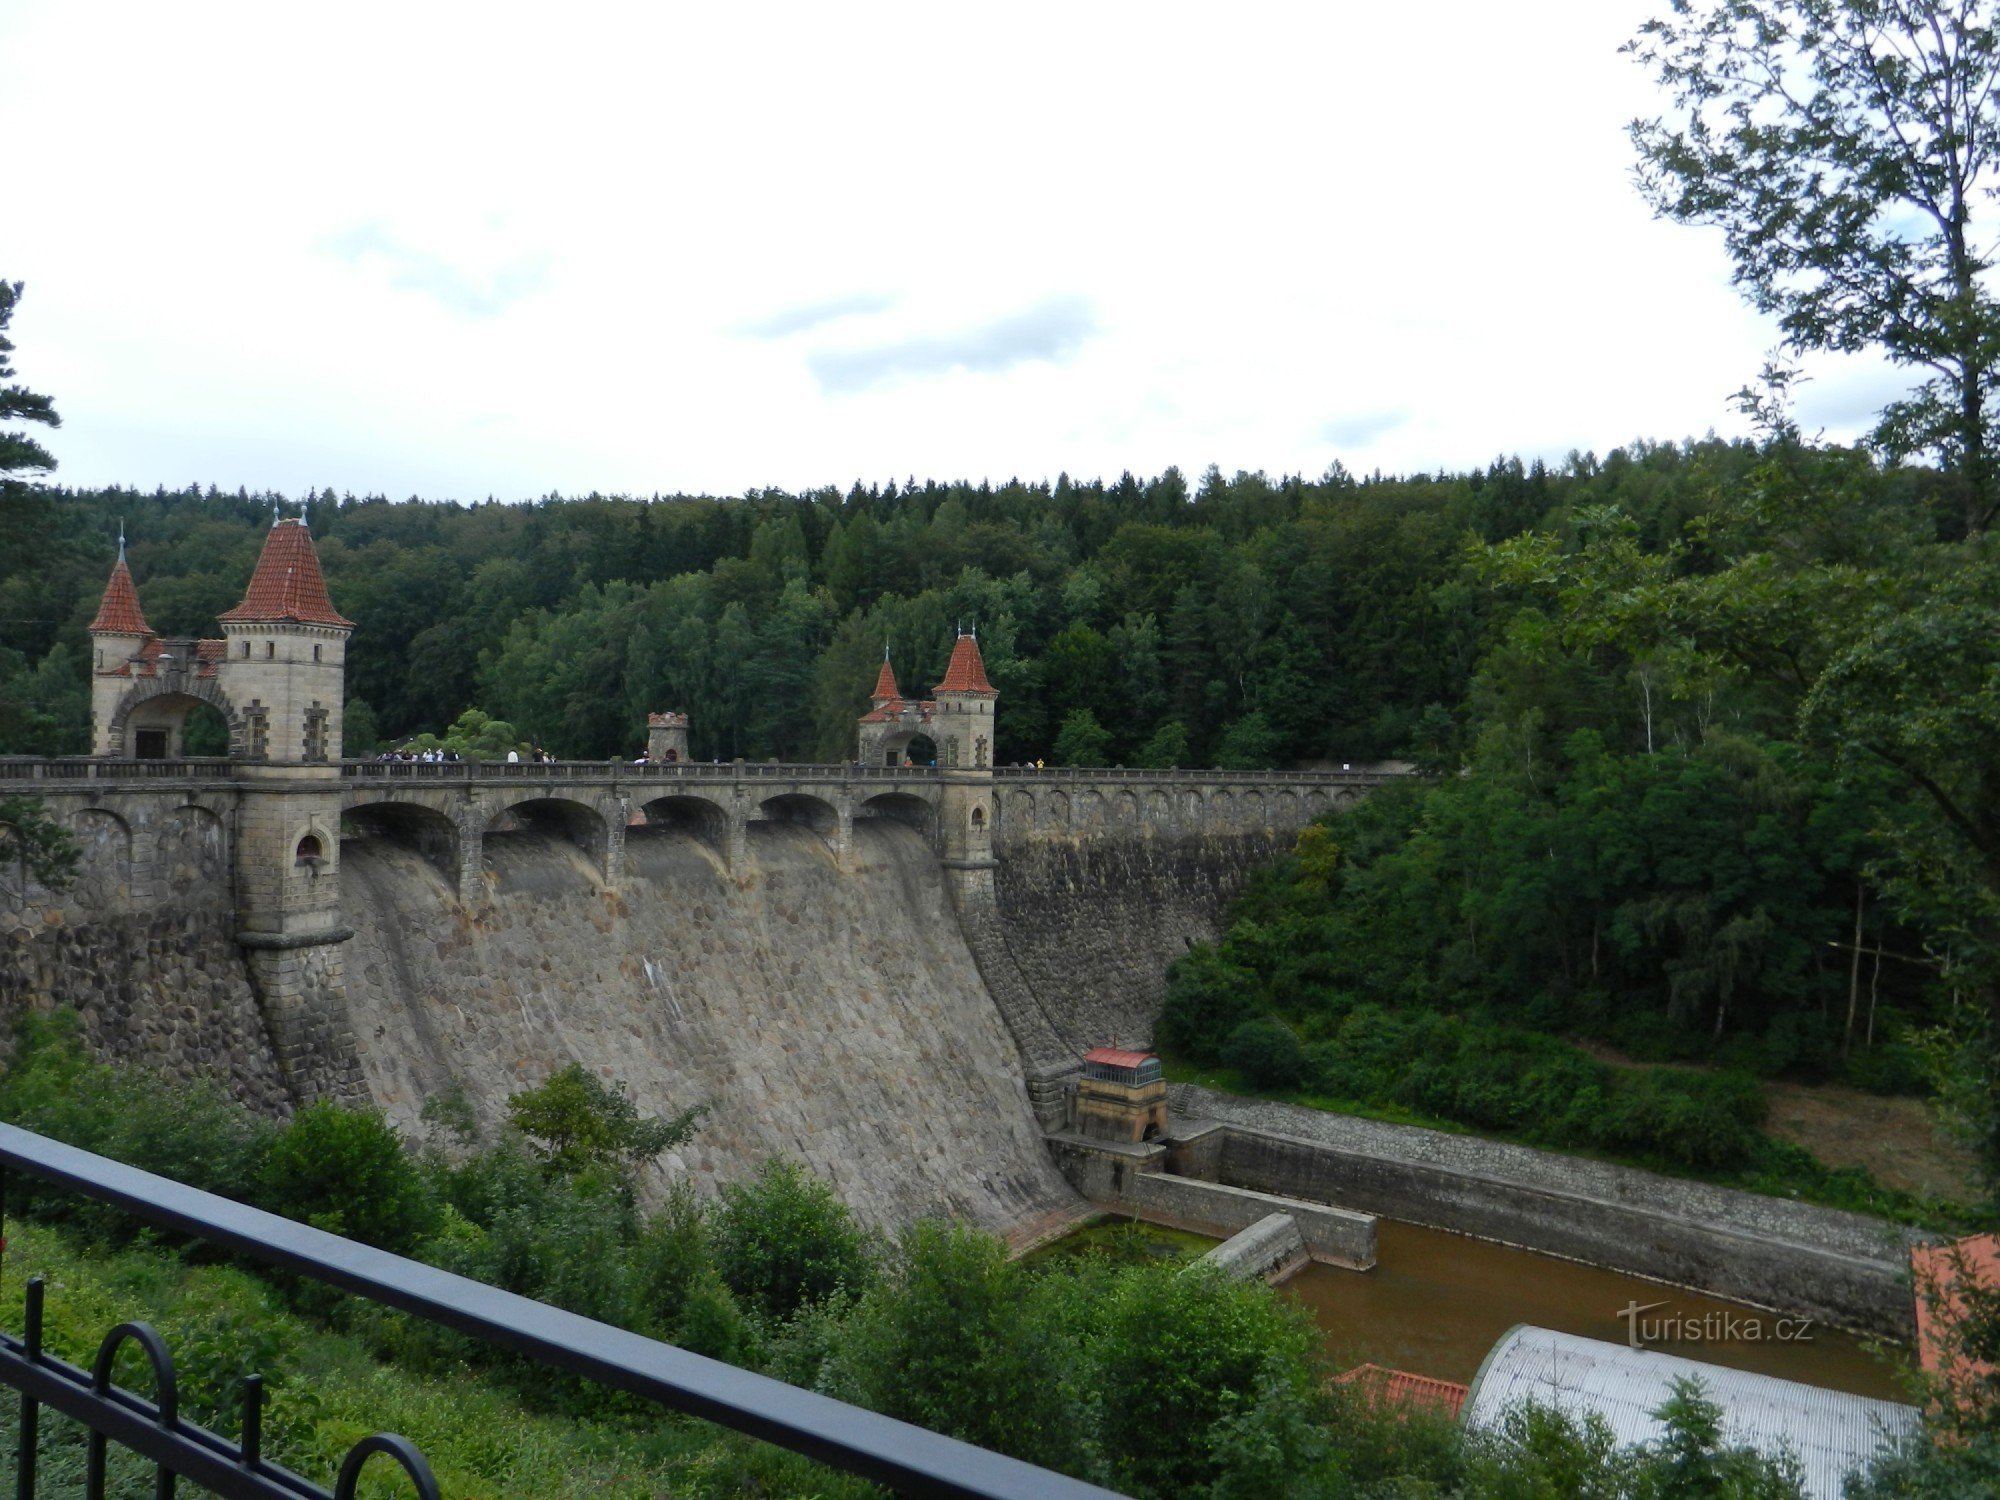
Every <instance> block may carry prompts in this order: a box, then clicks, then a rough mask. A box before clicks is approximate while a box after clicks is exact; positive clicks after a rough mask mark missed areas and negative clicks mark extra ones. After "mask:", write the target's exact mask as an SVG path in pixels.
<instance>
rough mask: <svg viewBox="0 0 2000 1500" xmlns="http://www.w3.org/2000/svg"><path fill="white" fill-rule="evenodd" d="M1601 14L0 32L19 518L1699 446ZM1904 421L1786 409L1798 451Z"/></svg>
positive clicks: (1697, 243) (1677, 318) (1721, 338)
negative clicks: (141, 494) (124, 503)
mask: <svg viewBox="0 0 2000 1500" xmlns="http://www.w3.org/2000/svg"><path fill="white" fill-rule="evenodd" d="M1664 4H1665V0H1657V5H1654V6H1649V5H1646V4H1641V3H1628V0H1519V3H1516V4H1508V5H1501V4H1495V3H1493V0H1464V3H1461V0H1430V3H1425V4H1420V5H1409V6H1388V5H1380V4H1368V5H1363V4H1358V3H1353V0H1318V3H1310V4H1307V3H1298V4H1286V5H1259V4H1254V3H1247V0H1234V3H1229V4H1222V3H1216V0H1208V3H1204V4H1196V5H1170V4H1161V3H1158V0H1152V3H1146V4H1134V5H1114V4H1100V3H1083V0H1068V3H1064V4H1055V5H1039V4H1029V3H1021V0H1014V3H1010V4H1007V5H1004V6H1001V5H985V6H973V5H960V4H940V3H930V4H922V5H909V6H892V5H878V4H860V3H842V4H825V3H821V4H816V5H810V6H806V5H801V6H796V7H793V6H751V5H715V4H709V5H702V6H693V5H669V4H651V5H617V6H614V5H594V4H588V3H575V4H570V5H551V4H548V3H546V0H544V3H540V4H536V5H533V6H522V7H518V8H515V7H510V6H505V5H500V4H492V3H486V4H479V5H467V6H446V5H442V4H431V3H423V4H415V3H398V4H390V5H369V4H359V3H351V0H350V3H343V4H340V5H324V4H323V5H312V6H306V5H280V4H270V3H260V4H255V5H244V6H228V5H218V4H203V3H199V0H183V3H180V4H174V5H162V4H158V3H148V4H131V5H122V6H120V5H112V4H106V3H90V4H77V3H63V4H40V3H20V0H0V139H4V140H6V141H7V142H8V143H9V146H8V153H7V157H8V162H7V171H6V175H5V177H4V178H3V179H0V275H5V276H6V277H7V278H8V279H10V280H22V281H25V282H26V283H27V294H26V296H25V298H24V299H23V302H22V305H21V309H20V311H19V313H18V314H17V315H16V317H15V320H14V327H13V330H12V332H13V337H14V339H15V342H16V344H17V346H18V349H17V353H16V355H15V363H16V365H17V367H18V369H19V371H20V376H21V378H22V379H23V380H24V381H25V382H26V383H27V384H28V385H30V386H31V387H32V388H34V389H37V390H41V391H45V392H47V393H49V394H51V395H52V396H54V397H55V398H56V401H57V406H58V409H59V410H60V411H61V413H62V416H63V427H62V429H61V430H60V431H59V432H57V433H55V434H53V435H52V437H51V438H50V439H49V443H50V446H51V447H52V448H53V450H54V451H55V453H56V455H57V457H58V458H59V460H60V462H61V469H60V470H59V472H58V473H57V475H56V476H55V477H56V478H57V479H58V480H59V481H63V482H67V483H70V484H76V485H98V484H108V483H113V482H116V483H124V484H133V485H139V486H141V487H145V488H151V487H152V486H154V485H155V484H162V483H164V484H167V485H169V486H178V485H183V484H186V483H188V482H189V481H198V482H200V483H202V484H204V485H206V484H210V483H213V484H218V485H221V486H223V487H225V488H227V489H234V488H236V487H237V486H238V485H244V486H248V487H250V488H251V489H253V490H254V489H262V488H272V489H279V490H283V491H285V492H287V493H294V494H295V493H298V492H300V491H302V490H304V489H306V488H308V487H312V488H318V487H323V486H331V487H333V488H334V489H335V490H343V491H352V492H354V493H357V494H360V493H370V492H380V493H386V494H389V495H392V496H397V497H401V496H404V495H409V494H420V495H424V496H426V497H432V498H446V497H457V498H460V499H468V500H472V499H482V498H484V497H486V496H488V495H493V496H497V497H500V498H503V499H514V498H520V497H525V496H533V495H539V494H543V493H546V492H548V491H550V490H559V491H561V492H563V493H565V494H579V493H585V492H588V491H590V490H592V489H597V490H602V491H606V492H630V493H651V492H653V491H660V492H672V491H688V492H699V491H706V492H710V493H737V492H740V491H742V490H743V489H745V488H746V487H752V486H765V485H776V486H781V487H783V488H787V489H803V488H808V487H812V486H817V485H823V484H836V485H841V486H843V487H844V486H845V485H847V484H849V483H851V482H852V481H853V480H855V479H856V478H861V479H864V480H870V481H881V480H885V479H889V478H892V477H893V478H896V479H899V480H900V479H902V478H904V477H905V476H908V475H916V476H918V477H919V478H922V477H937V478H950V477H968V478H972V479H979V478H982V477H984V478H991V479H995V480H1001V479H1005V478H1007V477H1008V476H1011V475H1018V476H1021V477H1023V478H1030V479H1040V478H1049V479H1052V478H1054V477H1055V475H1056V474H1057V473H1059V472H1061V471H1064V470H1067V471H1068V472H1069V473H1070V474H1071V475H1073V476H1094V475H1103V476H1105V477H1107V478H1111V477H1116V475H1117V474H1118V473H1119V471H1121V470H1123V469H1128V468H1129V469H1131V470H1133V471H1134V472H1136V473H1139V474H1141V475H1150V474H1154V473H1157V472H1159V471H1160V470H1161V469H1163V468H1165V467H1166V466H1167V465H1168V464H1178V465H1180V466H1181V467H1182V469H1183V470H1185V471H1187V472H1188V474H1189V475H1190V476H1193V475H1196V474H1199V472H1200V471H1201V470H1202V469H1203V468H1205V467H1206V466H1207V465H1208V464H1210V463H1216V464H1220V465H1221V466H1222V467H1223V469H1224V470H1226V471H1234V470H1236V469H1264V470H1266V471H1268V472H1269V473H1271V474H1273V475H1277V474H1281V473H1289V472H1300V473H1304V474H1306V475H1308V476H1316V475H1318V474H1319V473H1321V472H1322V471H1324V470H1325V469H1326V468H1327V466H1328V465H1329V463H1331V462H1332V461H1334V460H1335V459H1338V460H1340V461H1341V462H1343V463H1345V464H1346V465H1347V466H1348V468H1350V469H1352V470H1354V471H1356V472H1361V473H1365V472H1368V471H1371V470H1374V469H1376V468H1380V469H1383V470H1385V471H1388V472H1409V471H1413V470H1419V469H1437V468H1441V467H1442V468H1451V469H1459V468H1465V467H1469V466H1473V465H1481V464H1484V463H1485V462H1486V461H1488V460H1489V459H1491V458H1493V457H1494V456H1495V455H1497V454H1502V453H1519V454H1522V455H1524V456H1528V457H1532V456H1536V455H1542V456H1547V457H1550V458H1560V457H1561V456H1562V455H1564V454H1565V453H1567V452H1568V451H1569V450H1571V449H1592V450H1595V451H1597V452H1599V453H1603V452H1605V451H1607V450H1608V449H1610V448H1612V447H1614V446H1617V445H1618V444H1620V443H1623V442H1627V441H1629V440H1631V439H1633V438H1635V437H1649V438H1660V439H1674V438H1681V437H1686V436H1699V435H1700V434H1702V433H1704V432H1706V431H1708V430H1710V429H1714V430H1717V431H1720V432H1723V433H1725V434H1727V433H1733V432H1737V431H1740V430H1741V423H1740V419H1738V418H1737V417H1736V415H1735V413H1734V412H1733V411H1732V409H1731V407H1730V404H1729V401H1728V396H1729V393H1730V392H1731V391H1733V390H1735V389H1736V388H1737V387H1739V386H1740V385H1742V384H1743V383H1744V381H1745V380H1746V379H1747V378H1749V377H1750V376H1751V375H1753V374H1754V373H1755V371H1756V369H1757V367H1758V365H1759V364H1760V363H1761V360H1762V356H1763V353H1764V351H1765V350H1766V349H1767V348H1768V347H1769V346H1770V345H1771V344H1772V343H1774V342H1775V335H1774V333H1773V331H1772V329H1771V327H1770V325H1769V324H1768V323H1766V322H1765V321H1763V320H1761V319H1759V318H1757V317H1755V316H1754V315H1753V314H1751V313H1750V312H1749V311H1748V310H1747V309H1746V308H1745V307H1744V306H1743V304H1742V302H1741V300H1740V299H1739V298H1738V296H1737V295H1736V293H1735V292H1734V291H1733V290H1732V289H1731V287H1730V285H1729V276H1728V265H1727V263H1726V261H1725V260H1724V258H1723V254H1722V250H1721V245H1720V239H1719V236H1718V235H1716V234H1715V233H1714V232H1712V231H1703V230H1695V229H1687V228H1682V227H1680V226H1677V225H1674V224H1670V223H1665V222H1660V221H1656V220H1654V219H1653V218H1652V217H1651V216H1650V215H1649V214H1648V212H1647V210H1646V208H1645V207H1644V205H1643V204H1642V203H1641V202H1640V200H1639V198H1638V196H1637V194H1636V193H1635V192H1634V190H1633V188H1632V186H1631V181H1630V166H1631V148H1630V146H1629V144H1628V142H1627V140H1626V137H1625V133H1624V126H1625V123H1626V122H1627V121H1628V120H1629V119H1630V118H1631V117H1632V116H1634V115H1635V114H1641V113H1656V112H1658V109H1659V108H1660V104H1661V100H1660V98H1659V96H1658V95H1657V94H1656V93H1655V91H1654V88H1653V85H1652V84H1651V81H1650V80H1649V79H1648V77H1647V76H1646V75H1645V73H1644V72H1643V71H1642V70H1641V69H1640V68H1639V67H1638V66H1637V65H1635V64H1634V63H1632V62H1631V61H1630V60H1629V59H1627V58H1623V57H1621V56H1619V54H1618V46H1619V44H1620V43H1621V42H1622V41H1623V40H1625V39H1626V38H1627V37H1628V36H1630V35H1631V33H1632V31H1633V30H1634V29H1635V27H1636V25H1637V23H1638V22H1639V20H1640V19H1642V18H1643V17H1644V16H1645V15H1646V14H1647V13H1649V11H1650V10H1652V9H1655V8H1663V7H1664ZM1896 389H1897V382H1896V381H1895V380H1894V378H1893V377H1891V376H1889V375H1888V374H1887V373H1886V372H1884V371H1882V370H1880V369H1879V368H1875V367H1873V366H1870V365H1866V364H1860V363H1848V364H1843V365H1840V366H1824V367H1822V368H1821V369H1820V370H1819V377H1818V378H1817V379H1816V380H1815V381H1814V383H1813V384H1812V385H1810V386H1808V387H1806V389H1805V391H1804V395H1803V400H1802V402H1801V414H1802V417H1803V420H1804V423H1805V425H1806V427H1807V429H1808V430H1809V431H1810V430H1812V429H1813V428H1815V427H1824V428H1825V429H1826V430H1827V431H1828V433H1829V435H1831V436H1842V435H1845V434H1847V433H1848V432H1851V431H1852V430H1854V429H1855V427H1856V426H1857V425H1858V424H1859V423H1860V422H1862V421H1863V420H1864V419H1865V417H1866V416H1867V414H1868V413H1869V412H1871V411H1872V410H1873V409H1874V408H1876V407H1877V406H1879V405H1880V404H1881V403H1882V402H1883V401H1884V400H1885V399H1887V398H1888V396H1889V395H1891V394H1893V393H1894V391H1895V390H1896Z"/></svg>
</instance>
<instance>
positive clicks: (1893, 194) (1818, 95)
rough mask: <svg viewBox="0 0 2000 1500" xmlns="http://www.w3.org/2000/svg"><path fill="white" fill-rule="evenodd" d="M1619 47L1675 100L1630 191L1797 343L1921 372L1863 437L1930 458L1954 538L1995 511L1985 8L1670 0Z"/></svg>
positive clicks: (1998, 365)
mask: <svg viewBox="0 0 2000 1500" xmlns="http://www.w3.org/2000/svg"><path fill="white" fill-rule="evenodd" d="M1627 51H1629V52H1630V53H1632V54H1633V55H1634V56H1636V57H1637V58H1638V59H1639V60H1640V61H1641V62H1642V63H1644V64H1646V65H1647V66H1648V67H1650V68H1651V69H1652V70H1653V71H1654V72H1655V73H1656V74H1657V75H1658V77H1659V79H1660V81H1661V82H1662V83H1663V84H1664V85H1665V86H1666V87H1667V88H1668V89H1669V90H1670V91H1671V94H1672V97H1673V110H1672V112H1671V113H1670V114H1669V115H1667V116H1664V117H1662V118H1657V119H1651V120H1638V121H1635V122H1634V123H1633V125H1632V128H1631V131H1632V140H1633V142H1634V144H1635V145H1636V146H1637V147H1638V149H1639V169H1638V178H1639V186H1640V190H1641V191H1642V192H1643V193H1644V195H1645V197H1646V199H1647V201H1648V202H1650V203H1651V204H1652V206H1653V207H1654V209H1655V210H1656V211H1657V212H1659V213H1660V214H1662V215H1665V216H1666V217H1668V218H1673V219H1678V220H1680V221H1682V222H1683V223H1690V224H1707V225H1714V226H1716V227H1719V228H1720V229H1721V230H1722V232H1723V236H1724V241H1725V243H1726V244H1727V246H1728V250H1729V256H1730V259H1731V260H1732V261H1733V262H1734V264H1735V280H1736V283H1737V285H1738V286H1740V287H1741V288H1742V289H1743V290H1744V293H1745V295H1746V296H1748V298H1749V300H1750V301H1751V303H1752V304H1753V305H1754V306H1755V307H1756V308H1757V309H1758V310H1759V311H1761V312H1767V313H1773V314H1776V315H1777V318H1778V324H1779V327H1780V328H1782V329H1783V330H1784V336H1785V343H1786V346H1787V348H1788V349H1789V350H1791V351H1793V352H1806V351H1812V350H1837V351H1844V352H1856V351H1862V350H1879V351H1880V352H1882V353H1883V354H1886V355H1887V356H1888V357H1889V359H1890V360H1892V361H1893V362H1894V363H1896V364H1898V365H1901V366H1904V367H1905V368H1908V369H1911V370H1913V371H1916V372H1918V373H1919V374H1920V377H1921V383H1920V384H1919V385H1918V386H1917V388H1916V389H1915V390H1914V391H1912V392H1911V393H1910V395H1909V396H1908V397H1906V398H1904V399H1903V400H1900V401H1897V402H1895V403H1893V404H1892V405H1891V406H1889V407H1888V408H1887V409H1886V410H1885V411H1884V412H1883V413H1882V418H1881V422H1880V425H1879V426H1878V428H1877V430H1876V437H1877V440H1878V441H1879V442H1880V443H1881V444H1882V445H1883V446H1884V447H1885V448H1886V449H1887V450H1889V451H1890V452H1892V453H1895V454H1918V453H1934V454H1936V455H1938V456H1939V457H1941V458H1942V459H1943V461H1944V463H1945V465H1946V467H1947V468H1948V469H1951V470H1953V471H1955V473H1956V474H1957V476H1958V478H1959V480H1960V511H1961V514H1962V516H1963V519H1964V523H1965V526H1966V529H1967V530H1969V531H1978V530H1982V529H1983V528H1985V527H1986V526H1987V525H1989V524H1990V523H1991V522H1992V520H1993V518H1994V513H1995V511H1996V509H2000V485H1996V482H1995V472H1994V457H1995V455H1994V453H1993V434H1992V431H1991V429H1992V424H1993V414H1992V410H1991V399H1992V395H1993V391H1994V386H1995V381H1996V372H2000V306H1996V303H1995V301H1994V298H1993V296H1992V294H1991V292H1990V291H1989V289H1988V287H1987V284H1986V279H1985V278H1986V272H1987V270H1988V268H1989V267H1990V266H1991V264H1992V259H1993V252H1994V244H1993V241H1992V240H1990V239H1986V238H1982V237H1981V233H1980V225H1979V223H1978V222H1977V220H1978V211H1979V210H1980V208H1981V207H1983V205H1984V204H1985V202H1986V200H1988V199H1989V198H1990V197H1991V196H1992V195H1993V193H1994V192H1995V190H1996V189H2000V98H1996V89H1995V86H1996V83H2000V32H1996V29H1995V27H1994V25H1993V6H1992V4H1991V0H1672V8H1671V10H1670V12H1669V13H1668V14H1667V15H1664V16H1661V17H1658V18H1656V19H1654V20H1651V21H1648V22H1647V23H1646V24H1645V25H1644V26H1643V27H1641V28H1640V32H1639V35H1638V36H1637V37H1636V38H1635V39H1634V40H1633V41H1632V42H1631V43H1629V44H1628V47H1627Z"/></svg>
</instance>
